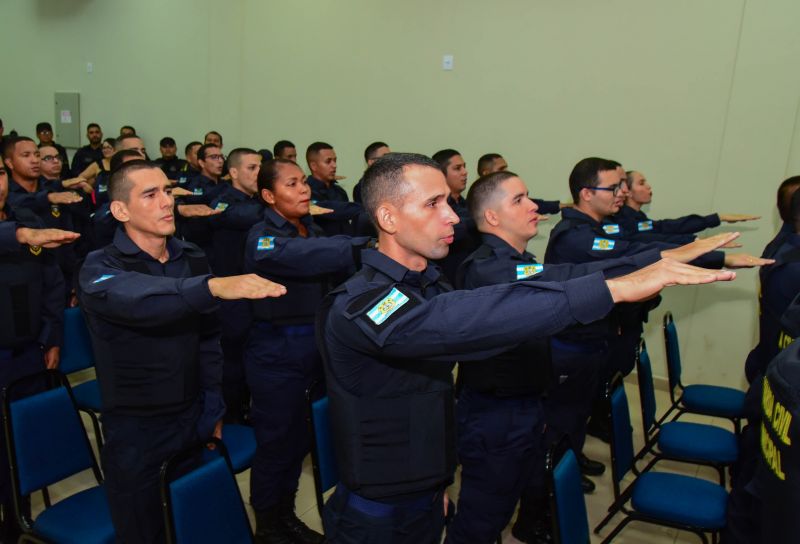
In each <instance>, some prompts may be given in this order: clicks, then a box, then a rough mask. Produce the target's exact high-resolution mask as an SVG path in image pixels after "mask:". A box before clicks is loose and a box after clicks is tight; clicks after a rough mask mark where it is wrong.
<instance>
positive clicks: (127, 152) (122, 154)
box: [109, 149, 146, 174]
mask: <svg viewBox="0 0 800 544" xmlns="http://www.w3.org/2000/svg"><path fill="white" fill-rule="evenodd" d="M130 158H133V159H135V160H137V161H140V160H146V159H144V158H143V157H142V154H141V153H139V152H138V151H136V150H135V149H123V150H121V151H117V152H116V153H114V154H113V155H111V160H110V161H109V170H110V171H111V173H112V174H113V173H114V172H116V171H117V170H119V167H120V166H122V165H123V164H124V163H125V162H126V160H125V159H130ZM127 162H132V161H127Z"/></svg>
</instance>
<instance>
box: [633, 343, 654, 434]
mask: <svg viewBox="0 0 800 544" xmlns="http://www.w3.org/2000/svg"><path fill="white" fill-rule="evenodd" d="M636 374H637V376H638V377H639V399H640V401H641V404H642V430H643V431H644V437H645V439H646V438H647V437H649V436H650V433H651V432H652V431H653V430H654V429H655V426H656V391H655V386H654V385H653V366H652V365H651V364H650V355H649V354H648V353H647V344H645V342H644V340H642V341H641V343H640V344H639V354H638V356H637V357H636Z"/></svg>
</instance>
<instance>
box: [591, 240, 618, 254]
mask: <svg viewBox="0 0 800 544" xmlns="http://www.w3.org/2000/svg"><path fill="white" fill-rule="evenodd" d="M614 244H615V242H614V240H609V239H608V238H595V239H594V242H592V249H593V250H594V251H611V250H612V249H614Z"/></svg>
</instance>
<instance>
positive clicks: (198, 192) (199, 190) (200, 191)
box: [192, 187, 203, 196]
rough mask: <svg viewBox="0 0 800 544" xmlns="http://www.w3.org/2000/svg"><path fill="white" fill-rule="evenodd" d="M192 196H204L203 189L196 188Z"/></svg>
mask: <svg viewBox="0 0 800 544" xmlns="http://www.w3.org/2000/svg"><path fill="white" fill-rule="evenodd" d="M192 194H193V195H194V196H202V194H203V188H202V187H195V188H194V190H193V191H192Z"/></svg>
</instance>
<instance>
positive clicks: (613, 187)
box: [584, 182, 622, 196]
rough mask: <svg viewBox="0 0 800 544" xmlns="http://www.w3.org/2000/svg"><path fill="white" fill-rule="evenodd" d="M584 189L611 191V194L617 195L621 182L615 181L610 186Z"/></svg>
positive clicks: (620, 188)
mask: <svg viewBox="0 0 800 544" xmlns="http://www.w3.org/2000/svg"><path fill="white" fill-rule="evenodd" d="M584 189H589V190H590V191H611V194H612V195H614V196H617V195H618V194H619V192H620V191H621V190H622V182H620V183H615V184H614V185H611V186H610V187H584Z"/></svg>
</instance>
